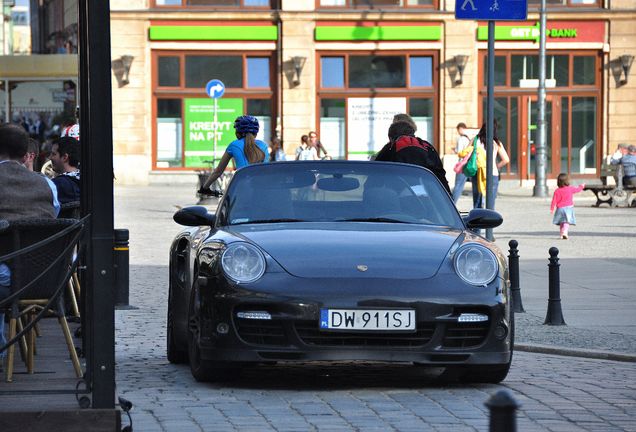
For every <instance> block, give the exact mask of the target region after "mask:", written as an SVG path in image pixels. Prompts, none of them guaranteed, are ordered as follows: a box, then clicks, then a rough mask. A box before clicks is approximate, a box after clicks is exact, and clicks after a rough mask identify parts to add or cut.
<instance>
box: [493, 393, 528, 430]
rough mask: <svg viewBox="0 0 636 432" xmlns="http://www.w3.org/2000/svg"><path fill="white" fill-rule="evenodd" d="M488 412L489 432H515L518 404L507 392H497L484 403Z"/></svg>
mask: <svg viewBox="0 0 636 432" xmlns="http://www.w3.org/2000/svg"><path fill="white" fill-rule="evenodd" d="M484 405H486V407H488V409H489V410H490V429H489V431H490V432H517V414H516V411H517V408H519V406H520V405H519V403H517V401H516V400H515V398H514V397H513V396H512V393H510V391H509V390H499V391H498V392H497V393H495V394H494V395H492V396H491V397H490V398H489V399H488V400H487V401H486V402H485V403H484Z"/></svg>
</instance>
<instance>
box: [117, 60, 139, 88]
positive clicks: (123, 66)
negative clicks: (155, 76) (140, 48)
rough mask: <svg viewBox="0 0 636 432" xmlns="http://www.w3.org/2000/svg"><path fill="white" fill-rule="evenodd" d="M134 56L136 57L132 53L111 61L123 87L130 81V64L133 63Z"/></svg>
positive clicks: (118, 80) (120, 85)
mask: <svg viewBox="0 0 636 432" xmlns="http://www.w3.org/2000/svg"><path fill="white" fill-rule="evenodd" d="M134 58H135V57H133V56H131V55H123V56H121V57H120V58H118V59H115V60H113V61H112V62H111V67H112V69H113V73H114V74H115V78H116V79H117V85H118V86H119V87H123V86H125V85H126V84H129V83H130V81H129V80H128V74H129V73H130V66H131V65H132V62H133V60H134Z"/></svg>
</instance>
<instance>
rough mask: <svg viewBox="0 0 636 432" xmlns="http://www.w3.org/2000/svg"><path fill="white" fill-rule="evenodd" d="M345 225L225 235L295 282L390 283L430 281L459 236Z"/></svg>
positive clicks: (266, 227) (426, 229)
mask: <svg viewBox="0 0 636 432" xmlns="http://www.w3.org/2000/svg"><path fill="white" fill-rule="evenodd" d="M343 225H344V224H334V223H331V224H329V223H282V224H263V225H239V226H233V227H228V229H226V232H228V233H230V234H233V235H235V236H238V237H241V238H243V239H244V240H248V241H250V242H252V243H254V244H256V245H258V246H259V247H260V248H261V249H262V250H263V251H265V252H266V253H268V254H269V255H270V256H271V257H272V258H274V259H275V260H276V261H277V262H278V263H279V264H280V265H281V266H282V267H283V268H284V269H285V270H286V271H287V272H288V273H290V274H292V275H293V276H298V277H305V278H324V277H329V278H333V277H342V278H349V277H357V278H360V277H369V278H393V279H395V278H398V279H426V278H430V277H432V276H434V275H435V273H437V270H438V269H439V267H440V265H441V264H442V262H443V261H444V259H446V257H447V255H448V251H449V249H450V248H451V246H452V245H453V243H454V242H455V241H456V240H457V237H458V236H459V235H460V234H461V233H462V231H461V230H457V229H449V228H446V227H443V228H439V227H430V226H425V225H407V224H389V223H351V222H350V223H346V226H343ZM365 267H366V269H365Z"/></svg>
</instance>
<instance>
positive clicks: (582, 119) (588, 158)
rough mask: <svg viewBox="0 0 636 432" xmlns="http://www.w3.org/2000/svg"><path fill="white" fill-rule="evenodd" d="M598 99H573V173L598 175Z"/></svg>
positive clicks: (591, 97) (588, 97) (589, 97)
mask: <svg viewBox="0 0 636 432" xmlns="http://www.w3.org/2000/svg"><path fill="white" fill-rule="evenodd" d="M596 113H597V106H596V97H593V96H587V97H572V114H571V115H572V143H571V148H572V169H571V172H572V173H580V174H590V173H591V174H593V173H596V151H597V148H596V146H597V140H596V137H597V133H596V120H597V119H596Z"/></svg>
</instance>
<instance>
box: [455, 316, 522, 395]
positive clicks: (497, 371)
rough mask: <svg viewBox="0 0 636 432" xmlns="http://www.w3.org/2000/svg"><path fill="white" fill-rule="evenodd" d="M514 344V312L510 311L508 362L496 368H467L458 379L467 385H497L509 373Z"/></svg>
mask: <svg viewBox="0 0 636 432" xmlns="http://www.w3.org/2000/svg"><path fill="white" fill-rule="evenodd" d="M514 344H515V316H514V312H512V311H510V360H509V361H508V363H505V364H503V365H497V366H486V365H484V366H482V365H480V366H468V367H467V368H465V369H464V371H463V374H462V376H461V378H460V380H461V381H462V382H468V383H490V384H499V383H500V382H501V381H503V380H505V379H506V377H507V376H508V372H509V371H510V365H511V364H512V354H513V352H514Z"/></svg>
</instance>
